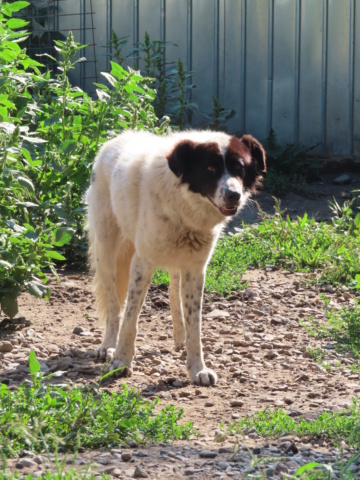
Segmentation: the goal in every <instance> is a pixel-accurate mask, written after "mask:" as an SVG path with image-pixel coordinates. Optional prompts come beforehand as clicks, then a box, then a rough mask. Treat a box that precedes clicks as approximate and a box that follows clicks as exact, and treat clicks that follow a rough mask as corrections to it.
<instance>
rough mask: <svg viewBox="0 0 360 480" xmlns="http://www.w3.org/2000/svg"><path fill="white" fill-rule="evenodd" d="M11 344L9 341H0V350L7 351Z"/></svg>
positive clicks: (11, 347) (10, 349)
mask: <svg viewBox="0 0 360 480" xmlns="http://www.w3.org/2000/svg"><path fill="white" fill-rule="evenodd" d="M13 348H14V347H13V344H12V343H11V342H6V341H5V342H0V352H1V353H7V352H11V351H12V350H13Z"/></svg>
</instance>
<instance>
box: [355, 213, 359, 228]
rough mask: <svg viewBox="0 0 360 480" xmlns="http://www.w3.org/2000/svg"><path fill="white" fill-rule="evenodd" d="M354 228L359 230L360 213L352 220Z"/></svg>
mask: <svg viewBox="0 0 360 480" xmlns="http://www.w3.org/2000/svg"><path fill="white" fill-rule="evenodd" d="M354 223H355V228H360V213H358V214H357V215H356V217H355V219H354Z"/></svg>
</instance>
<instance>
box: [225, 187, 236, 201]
mask: <svg viewBox="0 0 360 480" xmlns="http://www.w3.org/2000/svg"><path fill="white" fill-rule="evenodd" d="M225 200H226V201H227V202H228V203H232V204H235V203H238V202H239V200H240V193H239V192H237V191H236V190H232V189H231V188H229V189H227V190H225Z"/></svg>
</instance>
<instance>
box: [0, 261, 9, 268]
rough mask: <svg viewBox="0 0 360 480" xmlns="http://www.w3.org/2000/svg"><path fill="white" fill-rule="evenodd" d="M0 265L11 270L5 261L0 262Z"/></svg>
mask: <svg viewBox="0 0 360 480" xmlns="http://www.w3.org/2000/svg"><path fill="white" fill-rule="evenodd" d="M0 265H2V266H3V267H5V268H12V265H11V263H9V262H5V260H0Z"/></svg>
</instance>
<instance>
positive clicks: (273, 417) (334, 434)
mask: <svg viewBox="0 0 360 480" xmlns="http://www.w3.org/2000/svg"><path fill="white" fill-rule="evenodd" d="M250 428H254V429H255V431H256V433H257V434H258V435H261V436H265V437H278V436H280V435H282V434H284V433H287V434H296V435H300V436H303V435H311V436H313V437H315V438H317V439H319V438H324V439H327V440H329V441H331V442H332V443H334V444H336V443H337V442H339V441H341V440H344V441H345V442H346V443H347V444H348V445H352V446H355V447H357V448H358V447H360V413H359V409H358V402H357V399H354V401H353V405H352V407H351V408H350V410H349V411H344V412H335V413H334V412H323V413H321V414H320V415H319V416H318V418H317V419H316V420H313V421H307V420H305V419H304V418H302V417H299V418H293V417H290V416H289V415H288V414H287V413H285V412H284V411H283V410H282V409H281V408H280V409H277V410H271V409H265V410H263V411H261V412H257V413H256V414H255V415H253V416H252V417H246V418H243V419H242V420H239V421H237V422H235V423H234V424H233V425H231V426H229V427H228V433H231V432H233V433H235V434H238V433H239V434H241V433H244V432H246V430H247V429H250Z"/></svg>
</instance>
